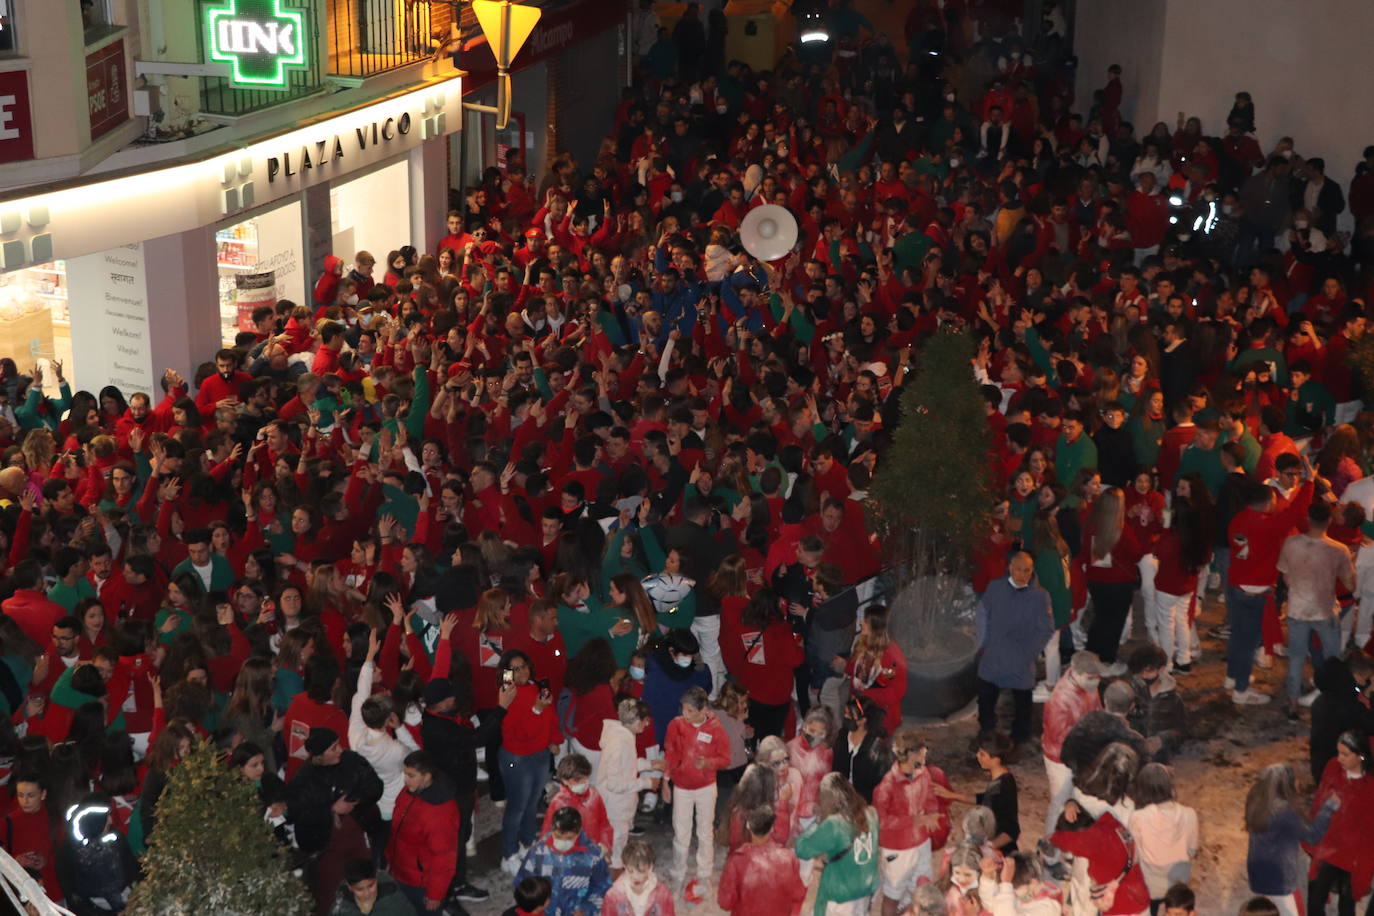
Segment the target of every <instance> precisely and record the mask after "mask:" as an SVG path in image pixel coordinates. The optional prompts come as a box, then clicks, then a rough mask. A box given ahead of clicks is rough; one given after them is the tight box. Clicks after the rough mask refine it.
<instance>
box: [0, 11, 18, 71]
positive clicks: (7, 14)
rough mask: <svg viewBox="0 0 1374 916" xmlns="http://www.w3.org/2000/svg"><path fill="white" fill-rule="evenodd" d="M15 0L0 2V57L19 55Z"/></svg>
mask: <svg viewBox="0 0 1374 916" xmlns="http://www.w3.org/2000/svg"><path fill="white" fill-rule="evenodd" d="M15 3H16V0H0V57H8V56H9V55H11V54H18V53H19V32H18V31H17V30H16V29H15V23H14V7H15Z"/></svg>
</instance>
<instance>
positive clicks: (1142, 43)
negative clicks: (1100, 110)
mask: <svg viewBox="0 0 1374 916" xmlns="http://www.w3.org/2000/svg"><path fill="white" fill-rule="evenodd" d="M1165 2H1166V0H1146V2H1144V3H1141V2H1139V0H1088V2H1080V3H1079V4H1078V6H1077V8H1076V11H1075V13H1074V17H1075V18H1074V53H1075V54H1077V55H1078V82H1077V85H1076V86H1075V87H1074V88H1075V91H1076V93H1077V100H1076V101H1075V103H1074V110H1075V111H1078V112H1081V113H1083V114H1084V115H1086V114H1087V113H1088V109H1089V108H1090V107H1091V105H1092V97H1093V92H1094V91H1095V90H1098V89H1101V88H1102V87H1103V86H1105V85H1107V68H1108V67H1110V66H1111V65H1112V64H1120V65H1121V69H1122V77H1121V84H1122V88H1123V90H1124V92H1123V94H1122V99H1121V110H1122V114H1123V116H1124V117H1125V119H1126V120H1128V121H1130V122H1131V123H1133V124H1135V127H1136V136H1141V135H1144V134H1146V133H1148V132H1149V130H1150V128H1151V127H1153V126H1154V122H1155V121H1157V120H1159V118H1158V117H1157V116H1156V113H1157V112H1158V111H1159V109H1160V104H1159V86H1160V69H1161V67H1162V66H1163V58H1164V19H1165ZM1167 104H1168V103H1167V102H1166V103H1165V105H1166V106H1167ZM1169 123H1170V124H1172V123H1173V120H1172V119H1169Z"/></svg>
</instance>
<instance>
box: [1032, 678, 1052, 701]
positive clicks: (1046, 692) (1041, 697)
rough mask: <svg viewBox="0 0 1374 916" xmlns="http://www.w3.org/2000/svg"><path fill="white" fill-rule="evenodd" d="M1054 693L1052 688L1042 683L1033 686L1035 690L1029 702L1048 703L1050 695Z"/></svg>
mask: <svg viewBox="0 0 1374 916" xmlns="http://www.w3.org/2000/svg"><path fill="white" fill-rule="evenodd" d="M1052 693H1054V688H1053V687H1051V686H1050V685H1049V684H1046V683H1045V682H1044V681H1041V682H1040V683H1038V684H1036V685H1035V690H1034V691H1033V692H1032V693H1031V701H1032V702H1034V703H1048V702H1049V701H1050V694H1052Z"/></svg>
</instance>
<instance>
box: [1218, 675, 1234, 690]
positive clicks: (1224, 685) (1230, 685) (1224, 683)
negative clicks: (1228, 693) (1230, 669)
mask: <svg viewBox="0 0 1374 916" xmlns="http://www.w3.org/2000/svg"><path fill="white" fill-rule="evenodd" d="M1221 689H1223V690H1235V689H1236V679H1235V678H1233V677H1227V678H1222V680H1221Z"/></svg>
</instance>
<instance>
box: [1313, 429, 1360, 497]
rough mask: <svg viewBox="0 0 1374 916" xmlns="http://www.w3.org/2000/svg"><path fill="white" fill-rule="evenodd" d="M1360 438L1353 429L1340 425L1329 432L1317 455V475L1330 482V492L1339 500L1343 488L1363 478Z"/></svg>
mask: <svg viewBox="0 0 1374 916" xmlns="http://www.w3.org/2000/svg"><path fill="white" fill-rule="evenodd" d="M1360 457H1361V449H1360V437H1359V434H1358V433H1356V432H1355V427H1353V426H1351V425H1350V424H1349V423H1342V424H1341V425H1340V426H1337V427H1336V428H1335V429H1333V430H1331V433H1330V435H1328V436H1327V438H1326V444H1325V445H1323V446H1322V450H1321V451H1320V452H1318V453H1317V461H1316V465H1317V473H1318V474H1320V475H1321V476H1323V477H1325V478H1326V479H1327V480H1329V481H1330V482H1331V491H1332V492H1333V493H1335V494H1336V497H1337V498H1339V497H1340V495H1341V494H1342V493H1344V492H1345V488H1346V487H1347V486H1349V485H1350V484H1351V483H1353V482H1354V481H1356V480H1359V479H1360V478H1361V477H1363V476H1364V472H1363V471H1362V470H1361V469H1360Z"/></svg>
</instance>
